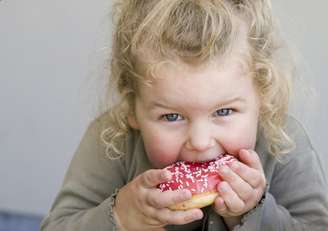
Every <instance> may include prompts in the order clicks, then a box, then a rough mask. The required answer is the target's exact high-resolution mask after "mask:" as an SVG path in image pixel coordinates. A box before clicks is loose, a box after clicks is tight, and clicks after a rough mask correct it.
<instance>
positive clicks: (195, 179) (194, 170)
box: [158, 154, 236, 194]
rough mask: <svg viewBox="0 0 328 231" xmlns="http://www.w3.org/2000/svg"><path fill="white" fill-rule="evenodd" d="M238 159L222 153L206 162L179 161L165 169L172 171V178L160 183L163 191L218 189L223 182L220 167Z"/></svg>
mask: <svg viewBox="0 0 328 231" xmlns="http://www.w3.org/2000/svg"><path fill="white" fill-rule="evenodd" d="M234 160H236V159H235V158H234V157H233V156H231V155H227V154H224V155H220V156H218V157H217V158H215V159H213V160H210V161H204V162H190V161H178V162H176V163H174V164H172V165H170V166H168V167H166V168H165V169H167V170H169V171H170V172H171V173H172V179H171V180H169V181H167V182H163V183H161V184H159V185H158V188H159V189H161V191H167V190H180V189H189V190H190V191H191V193H192V194H199V193H202V192H207V191H213V190H215V191H216V185H217V184H218V183H220V182H221V180H222V179H221V177H220V175H219V173H218V169H219V168H220V167H221V166H223V165H227V164H229V163H232V162H233V161H234Z"/></svg>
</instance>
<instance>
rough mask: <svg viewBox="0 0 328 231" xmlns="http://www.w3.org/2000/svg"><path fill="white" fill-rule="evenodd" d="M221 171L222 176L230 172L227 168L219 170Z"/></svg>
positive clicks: (223, 167)
mask: <svg viewBox="0 0 328 231" xmlns="http://www.w3.org/2000/svg"><path fill="white" fill-rule="evenodd" d="M219 171H220V173H221V174H227V173H228V172H229V169H228V167H227V166H222V167H221V168H219Z"/></svg>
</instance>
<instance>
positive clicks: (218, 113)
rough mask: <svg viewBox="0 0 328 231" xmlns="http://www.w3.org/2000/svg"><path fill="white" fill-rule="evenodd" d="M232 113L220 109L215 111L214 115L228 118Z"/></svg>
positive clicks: (228, 109)
mask: <svg viewBox="0 0 328 231" xmlns="http://www.w3.org/2000/svg"><path fill="white" fill-rule="evenodd" d="M232 112H233V110H232V109H231V108H222V109H219V110H217V111H216V112H215V113H216V115H217V116H228V115H230V114H231V113H232Z"/></svg>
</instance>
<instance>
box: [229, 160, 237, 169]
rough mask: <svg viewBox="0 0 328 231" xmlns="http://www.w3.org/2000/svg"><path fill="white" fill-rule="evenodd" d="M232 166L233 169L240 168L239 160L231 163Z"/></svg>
mask: <svg viewBox="0 0 328 231" xmlns="http://www.w3.org/2000/svg"><path fill="white" fill-rule="evenodd" d="M231 168H232V169H233V170H236V169H238V168H239V164H238V162H237V161H234V162H233V163H232V164H231Z"/></svg>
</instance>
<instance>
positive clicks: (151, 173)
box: [114, 169, 203, 231]
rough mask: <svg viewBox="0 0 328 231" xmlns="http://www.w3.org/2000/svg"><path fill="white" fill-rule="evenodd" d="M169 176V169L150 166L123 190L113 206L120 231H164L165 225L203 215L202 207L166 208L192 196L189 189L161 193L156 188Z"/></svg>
mask: <svg viewBox="0 0 328 231" xmlns="http://www.w3.org/2000/svg"><path fill="white" fill-rule="evenodd" d="M170 178H171V175H170V172H168V171H166V170H163V169H151V170H148V171H146V172H144V173H142V174H141V175H139V176H137V177H136V178H135V179H134V180H132V181H131V182H130V183H128V184H127V185H125V186H124V187H122V188H121V189H120V191H119V193H118V195H117V197H116V202H115V207H114V215H115V218H116V221H117V223H118V226H119V230H120V231H128V230H136V231H137V230H164V226H165V225H168V224H177V225H182V224H186V223H190V222H192V221H195V220H199V219H201V218H202V217H203V213H202V211H201V210H200V209H190V210H186V211H172V210H170V209H168V208H167V207H168V206H169V205H172V204H176V203H178V202H182V201H185V200H188V199H190V198H191V192H190V191H188V190H181V191H165V192H161V191H160V190H159V189H158V188H157V185H158V184H160V183H162V182H164V181H167V180H170Z"/></svg>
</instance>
